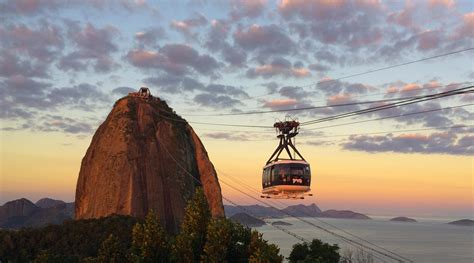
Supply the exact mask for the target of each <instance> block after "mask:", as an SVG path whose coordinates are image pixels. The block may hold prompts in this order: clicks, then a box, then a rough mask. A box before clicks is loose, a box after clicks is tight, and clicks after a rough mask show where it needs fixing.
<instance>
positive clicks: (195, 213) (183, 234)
mask: <svg viewBox="0 0 474 263" xmlns="http://www.w3.org/2000/svg"><path fill="white" fill-rule="evenodd" d="M210 220H211V212H210V210H209V205H208V203H207V200H206V197H205V195H204V192H203V190H202V188H200V187H198V188H196V192H195V193H194V196H193V198H192V199H191V200H190V201H189V203H188V205H187V206H186V209H185V213H184V218H183V222H182V223H181V229H180V233H179V234H178V235H177V236H176V239H175V242H174V246H173V254H174V259H175V260H176V261H178V262H197V261H199V260H200V259H201V254H202V251H203V249H204V244H205V243H206V232H207V225H208V224H209V221H210Z"/></svg>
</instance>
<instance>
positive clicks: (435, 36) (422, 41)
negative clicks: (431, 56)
mask: <svg viewBox="0 0 474 263" xmlns="http://www.w3.org/2000/svg"><path fill="white" fill-rule="evenodd" d="M441 34H442V33H441V32H440V31H438V30H434V31H433V30H427V31H425V32H423V33H421V34H419V35H418V39H419V40H418V49H419V50H431V49H435V48H438V47H439V46H440V43H441Z"/></svg>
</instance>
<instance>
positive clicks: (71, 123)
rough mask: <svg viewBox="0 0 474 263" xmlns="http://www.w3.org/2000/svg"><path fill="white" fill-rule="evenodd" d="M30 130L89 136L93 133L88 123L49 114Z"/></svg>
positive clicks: (91, 126)
mask: <svg viewBox="0 0 474 263" xmlns="http://www.w3.org/2000/svg"><path fill="white" fill-rule="evenodd" d="M31 129H32V130H33V131H42V132H63V133H71V134H90V133H92V132H93V131H94V128H93V125H92V124H91V123H89V122H85V121H78V120H76V119H73V118H69V117H63V116H59V115H50V114H46V115H44V116H43V117H41V118H39V120H37V122H36V123H35V124H34V126H32V127H31Z"/></svg>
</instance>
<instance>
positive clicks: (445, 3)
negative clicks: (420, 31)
mask: <svg viewBox="0 0 474 263" xmlns="http://www.w3.org/2000/svg"><path fill="white" fill-rule="evenodd" d="M428 6H429V7H432V8H433V7H441V8H453V7H454V6H455V2H454V0H429V1H428Z"/></svg>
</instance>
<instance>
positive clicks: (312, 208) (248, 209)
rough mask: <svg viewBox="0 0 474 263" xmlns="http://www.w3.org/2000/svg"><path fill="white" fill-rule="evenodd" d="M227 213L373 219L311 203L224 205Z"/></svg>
mask: <svg viewBox="0 0 474 263" xmlns="http://www.w3.org/2000/svg"><path fill="white" fill-rule="evenodd" d="M224 210H225V214H226V216H228V217H231V216H232V215H234V214H237V213H240V212H242V211H244V212H245V213H248V214H250V215H252V216H254V217H259V218H283V217H289V216H297V217H327V218H345V219H371V218H370V217H368V216H366V215H364V214H361V213H356V212H353V211H349V210H333V209H331V210H326V211H321V209H320V208H319V207H318V206H317V205H316V204H311V205H291V206H288V207H286V208H284V209H281V210H278V209H274V208H271V207H267V206H261V205H248V206H238V207H236V206H228V205H225V206H224Z"/></svg>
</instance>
